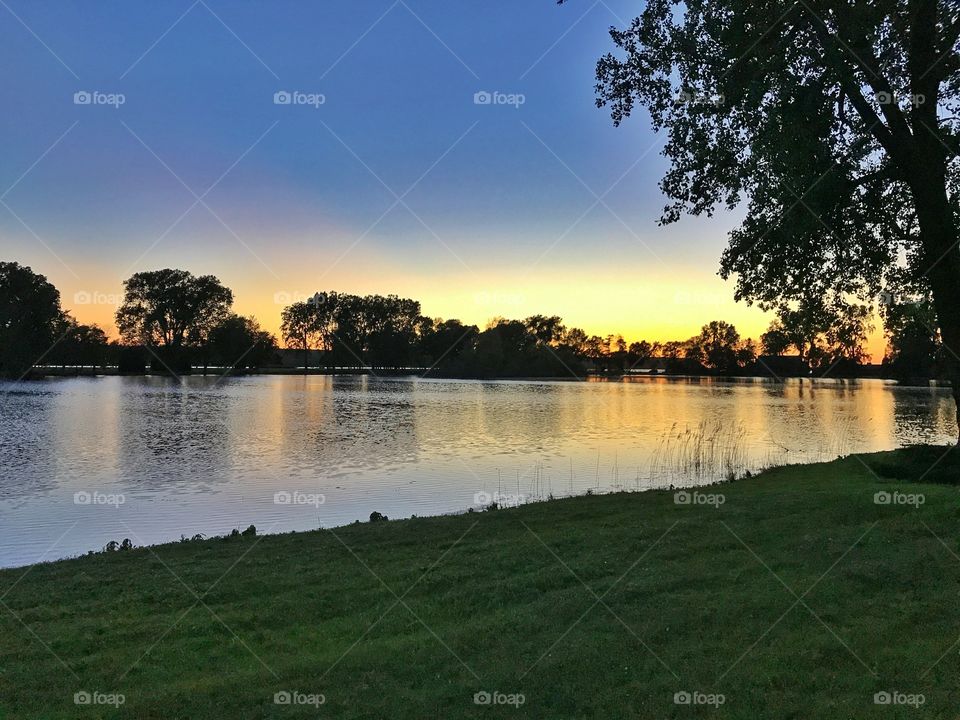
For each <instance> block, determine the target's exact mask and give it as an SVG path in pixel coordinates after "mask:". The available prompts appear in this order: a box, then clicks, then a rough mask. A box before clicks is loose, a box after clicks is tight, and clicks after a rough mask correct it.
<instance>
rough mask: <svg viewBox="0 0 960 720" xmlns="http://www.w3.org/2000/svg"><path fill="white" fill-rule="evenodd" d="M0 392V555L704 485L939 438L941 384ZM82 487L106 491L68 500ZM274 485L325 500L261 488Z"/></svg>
mask: <svg viewBox="0 0 960 720" xmlns="http://www.w3.org/2000/svg"><path fill="white" fill-rule="evenodd" d="M0 392H6V395H4V396H3V402H2V403H0V422H2V426H3V432H2V435H0V466H2V467H3V470H4V472H3V475H2V476H0V564H4V565H11V564H22V563H26V562H31V561H35V560H37V559H38V557H39V556H40V555H42V553H43V552H44V551H47V550H49V551H50V554H49V555H48V557H57V556H63V555H66V554H71V553H76V552H81V551H84V550H87V549H90V548H97V547H100V546H102V545H103V544H104V543H106V542H107V541H108V540H111V539H121V538H123V537H131V539H133V540H134V542H137V543H138V544H140V543H143V542H160V541H163V540H170V539H175V538H177V537H179V535H180V534H185V535H193V534H195V533H197V532H204V533H223V532H228V531H229V530H230V529H231V528H233V527H238V526H239V527H245V526H246V525H248V524H250V523H253V524H256V525H257V526H258V528H260V529H261V530H273V531H280V530H291V529H306V528H312V527H317V526H319V525H325V526H331V525H336V524H342V523H346V522H351V521H353V520H356V519H365V518H366V517H367V516H368V515H369V514H370V512H371V511H373V510H377V511H380V512H384V513H386V514H388V515H390V516H405V515H411V514H432V513H441V512H449V511H456V510H462V509H464V508H467V507H469V506H471V505H473V504H474V502H475V496H476V495H477V493H480V492H487V493H494V492H497V491H498V490H499V491H501V492H504V491H509V492H511V493H513V494H515V495H516V494H519V495H525V496H529V495H534V496H546V495H547V494H554V495H564V494H569V493H582V492H584V491H585V490H586V489H587V488H592V489H599V490H604V489H610V488H625V489H645V488H649V487H657V486H663V485H665V484H669V483H673V484H679V483H682V482H688V483H689V482H706V481H708V480H712V479H718V478H719V477H722V475H723V474H724V473H725V472H727V471H728V469H729V468H728V466H730V465H736V466H737V467H736V469H737V470H742V469H745V468H751V469H757V468H760V467H763V466H768V465H772V464H781V463H785V462H802V461H809V460H825V459H829V458H832V457H835V456H837V455H839V454H846V453H849V452H855V451H867V450H880V449H888V448H892V447H896V446H898V445H902V444H909V443H914V442H950V441H951V440H952V439H953V438H954V437H955V430H954V424H953V423H954V417H953V408H952V400H951V398H950V396H949V393H948V391H946V390H944V389H934V388H900V387H897V386H894V385H890V384H888V383H883V382H880V381H859V382H858V381H819V380H807V379H804V380H791V381H788V382H786V383H775V382H772V381H769V380H758V379H745V380H742V381H734V382H718V381H715V380H711V379H709V378H682V379H672V378H662V377H653V378H638V379H632V380H631V381H628V382H591V383H570V382H473V381H443V380H422V379H390V380H386V379H384V380H381V379H376V378H369V377H321V376H309V377H303V376H263V377H247V378H229V379H224V380H220V379H218V378H214V377H208V378H200V377H194V378H187V379H186V380H185V381H184V382H182V383H181V382H178V381H176V380H173V379H169V378H99V379H61V380H50V381H45V382H38V383H30V384H8V385H6V386H0ZM680 458H685V460H684V461H683V462H680ZM684 462H686V463H687V464H688V465H684V464H683V463H684ZM694 466H695V467H696V468H697V471H696V472H692V471H690V470H689V467H694ZM90 491H101V492H111V493H115V494H121V495H123V496H124V503H123V504H122V505H120V506H119V507H112V508H102V507H96V506H92V505H78V504H76V503H75V502H74V494H75V493H78V492H90ZM291 492H301V493H312V494H313V495H314V496H315V497H319V496H323V498H324V499H325V502H323V503H322V504H321V503H315V504H314V505H312V506H302V507H301V506H298V505H283V504H282V503H278V502H276V501H275V496H276V495H277V494H278V493H291ZM64 531H67V532H66V535H65V536H64V537H63V538H61V539H60V540H59V541H58V537H59V536H60V535H61V534H62V533H64ZM55 542H56V544H55V545H54V543H55ZM51 546H53V547H52V548H51Z"/></svg>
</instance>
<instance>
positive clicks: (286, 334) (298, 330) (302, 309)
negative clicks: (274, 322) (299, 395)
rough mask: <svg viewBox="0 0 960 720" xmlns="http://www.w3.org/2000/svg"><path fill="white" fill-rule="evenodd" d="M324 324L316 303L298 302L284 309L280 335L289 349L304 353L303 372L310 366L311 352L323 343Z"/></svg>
mask: <svg viewBox="0 0 960 720" xmlns="http://www.w3.org/2000/svg"><path fill="white" fill-rule="evenodd" d="M323 330H324V324H323V322H322V317H321V312H320V311H319V309H318V307H317V305H316V304H314V303H305V302H297V303H294V304H293V305H288V306H287V307H285V308H284V309H283V313H282V314H281V320H280V334H281V335H282V336H283V343H284V345H286V346H287V347H288V348H291V349H294V350H302V351H303V372H304V373H306V372H307V369H308V367H309V365H310V363H309V357H310V351H311V350H315V349H317V348H318V347H319V346H320V343H322V342H323V340H324V337H323Z"/></svg>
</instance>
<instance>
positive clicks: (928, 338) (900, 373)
mask: <svg viewBox="0 0 960 720" xmlns="http://www.w3.org/2000/svg"><path fill="white" fill-rule="evenodd" d="M936 319H937V318H936V311H935V310H934V308H933V303H931V302H930V301H929V300H928V299H925V298H915V299H910V300H908V301H907V302H896V303H893V302H891V303H888V304H887V305H886V306H885V307H884V324H885V326H886V334H887V343H888V344H887V353H886V356H885V357H884V359H883V362H884V364H885V365H886V366H887V368H888V371H889V372H890V374H891V375H892V376H893V377H895V378H897V379H900V380H904V381H914V380H925V379H929V378H934V377H937V376H938V375H939V373H940V369H941V367H942V365H943V345H942V343H941V341H940V333H939V331H938V330H937V327H936Z"/></svg>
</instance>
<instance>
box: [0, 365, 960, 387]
mask: <svg viewBox="0 0 960 720" xmlns="http://www.w3.org/2000/svg"><path fill="white" fill-rule="evenodd" d="M223 370H224V369H223V368H212V367H211V368H209V369H208V371H207V372H206V373H205V372H203V371H202V368H198V369H195V370H194V371H193V372H191V373H182V374H181V375H180V376H178V377H181V378H204V377H206V378H213V379H219V378H225V377H230V378H239V377H248V376H259V375H264V376H293V377H296V376H301V377H315V376H319V377H328V376H329V377H373V378H376V379H402V378H407V379H411V380H437V381H443V380H451V381H472V382H569V383H578V382H633V381H638V380H712V381H714V382H721V383H722V382H730V383H736V382H738V381H757V380H762V381H767V382H770V383H774V384H777V383H780V384H782V383H785V382H787V381H795V380H810V381H829V382H866V381H877V382H883V383H887V384H891V385H897V386H899V387H908V388H950V387H951V385H950V383H949V382H948V381H944V380H937V379H935V378H929V379H928V380H927V381H926V384H924V383H923V382H922V381H921V380H920V379H919V378H918V379H916V382H914V381H904V380H901V379H897V378H892V377H883V376H879V375H850V376H824V377H821V376H816V375H782V376H774V375H707V374H704V375H691V374H667V373H660V374H650V373H625V374H613V375H603V374H588V375H584V376H577V377H572V376H570V375H557V376H502V377H501V376H489V377H474V376H466V375H449V376H447V375H441V374H417V373H416V372H414V371H411V370H377V371H376V372H374V371H371V370H366V369H356V370H351V369H342V368H340V369H335V370H328V369H322V368H320V369H318V368H311V369H310V370H309V371H307V372H304V371H303V369H302V368H299V369H298V368H264V369H256V370H243V371H234V372H224V371H223ZM76 377H86V378H98V377H131V378H135V377H149V378H170V377H174V376H173V375H171V374H170V373H164V372H144V373H120V372H118V371H117V368H115V367H112V368H111V367H107V368H99V367H98V368H88V367H85V368H35V369H34V370H33V371H31V372H30V373H28V374H27V375H26V376H24V377H23V378H19V379H13V378H7V379H0V382H29V381H34V380H45V379H48V378H76Z"/></svg>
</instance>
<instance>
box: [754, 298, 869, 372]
mask: <svg viewBox="0 0 960 720" xmlns="http://www.w3.org/2000/svg"><path fill="white" fill-rule="evenodd" d="M872 329H873V326H872V325H871V323H870V309H869V307H867V306H866V305H859V304H849V303H845V302H843V301H842V300H841V299H839V298H836V297H833V298H830V297H821V296H814V295H813V294H806V295H804V296H803V297H802V298H801V299H800V300H799V301H798V302H796V303H794V304H783V305H781V306H780V307H779V308H778V309H777V316H776V318H775V319H774V320H773V322H771V323H770V327H769V329H768V330H767V332H765V333H764V334H763V335H762V336H761V342H762V344H763V348H764V352H766V353H767V354H768V355H782V354H784V353H785V352H786V351H787V350H789V349H790V348H794V349H796V351H797V354H798V355H799V356H800V359H801V360H802V361H803V362H804V363H805V364H806V365H807V367H809V368H818V367H823V368H828V369H829V368H831V367H832V366H834V365H837V364H838V363H841V362H842V361H847V362H848V363H862V362H864V361H866V359H867V353H866V351H865V350H864V344H865V343H866V341H867V335H868V334H869V333H870V332H871V330H872Z"/></svg>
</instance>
